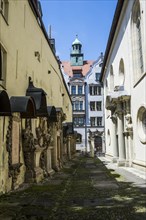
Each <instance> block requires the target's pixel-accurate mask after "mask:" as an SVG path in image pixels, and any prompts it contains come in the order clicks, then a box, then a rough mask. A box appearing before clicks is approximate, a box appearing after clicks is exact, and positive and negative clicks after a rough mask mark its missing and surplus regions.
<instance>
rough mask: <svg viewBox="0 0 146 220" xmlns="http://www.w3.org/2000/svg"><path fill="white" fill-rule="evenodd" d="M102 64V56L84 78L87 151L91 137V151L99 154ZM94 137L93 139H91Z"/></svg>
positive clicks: (101, 123)
mask: <svg viewBox="0 0 146 220" xmlns="http://www.w3.org/2000/svg"><path fill="white" fill-rule="evenodd" d="M102 64H103V54H102V53H101V55H100V56H99V58H98V59H97V60H96V61H94V62H93V64H92V66H91V67H90V70H89V72H88V73H87V75H86V77H85V81H86V85H87V86H86V109H87V111H86V126H87V132H88V142H87V149H88V151H91V149H92V147H91V141H89V139H90V138H91V137H90V136H92V139H93V140H92V141H93V150H94V151H95V152H96V153H98V154H100V153H104V151H105V150H104V107H103V86H102V83H101V82H100V81H99V79H100V75H101V68H102ZM93 137H94V138H93Z"/></svg>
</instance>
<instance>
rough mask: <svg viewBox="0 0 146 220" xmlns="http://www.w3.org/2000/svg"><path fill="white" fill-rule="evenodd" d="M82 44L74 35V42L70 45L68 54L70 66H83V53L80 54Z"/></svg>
mask: <svg viewBox="0 0 146 220" xmlns="http://www.w3.org/2000/svg"><path fill="white" fill-rule="evenodd" d="M81 49H82V44H81V42H80V41H79V40H78V36H77V35H76V39H75V41H74V42H73V43H72V51H71V53H70V63H71V66H82V65H83V59H84V57H83V53H82V50H81Z"/></svg>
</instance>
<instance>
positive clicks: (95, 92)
mask: <svg viewBox="0 0 146 220" xmlns="http://www.w3.org/2000/svg"><path fill="white" fill-rule="evenodd" d="M89 93H90V95H93V96H94V95H101V87H100V86H97V85H90V87H89Z"/></svg>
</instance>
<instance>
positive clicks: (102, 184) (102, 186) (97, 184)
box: [93, 181, 119, 189]
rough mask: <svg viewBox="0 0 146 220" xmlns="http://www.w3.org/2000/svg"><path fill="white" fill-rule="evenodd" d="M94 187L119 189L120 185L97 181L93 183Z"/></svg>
mask: <svg viewBox="0 0 146 220" xmlns="http://www.w3.org/2000/svg"><path fill="white" fill-rule="evenodd" d="M93 186H94V187H95V188H98V189H118V188H119V186H118V184H116V183H115V181H97V182H93Z"/></svg>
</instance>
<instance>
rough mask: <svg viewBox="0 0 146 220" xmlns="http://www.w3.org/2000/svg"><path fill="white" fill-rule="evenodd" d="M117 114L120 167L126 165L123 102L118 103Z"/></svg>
mask: <svg viewBox="0 0 146 220" xmlns="http://www.w3.org/2000/svg"><path fill="white" fill-rule="evenodd" d="M117 113H118V146H119V160H118V166H124V165H125V142H124V136H123V113H122V106H121V102H118V103H117Z"/></svg>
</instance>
